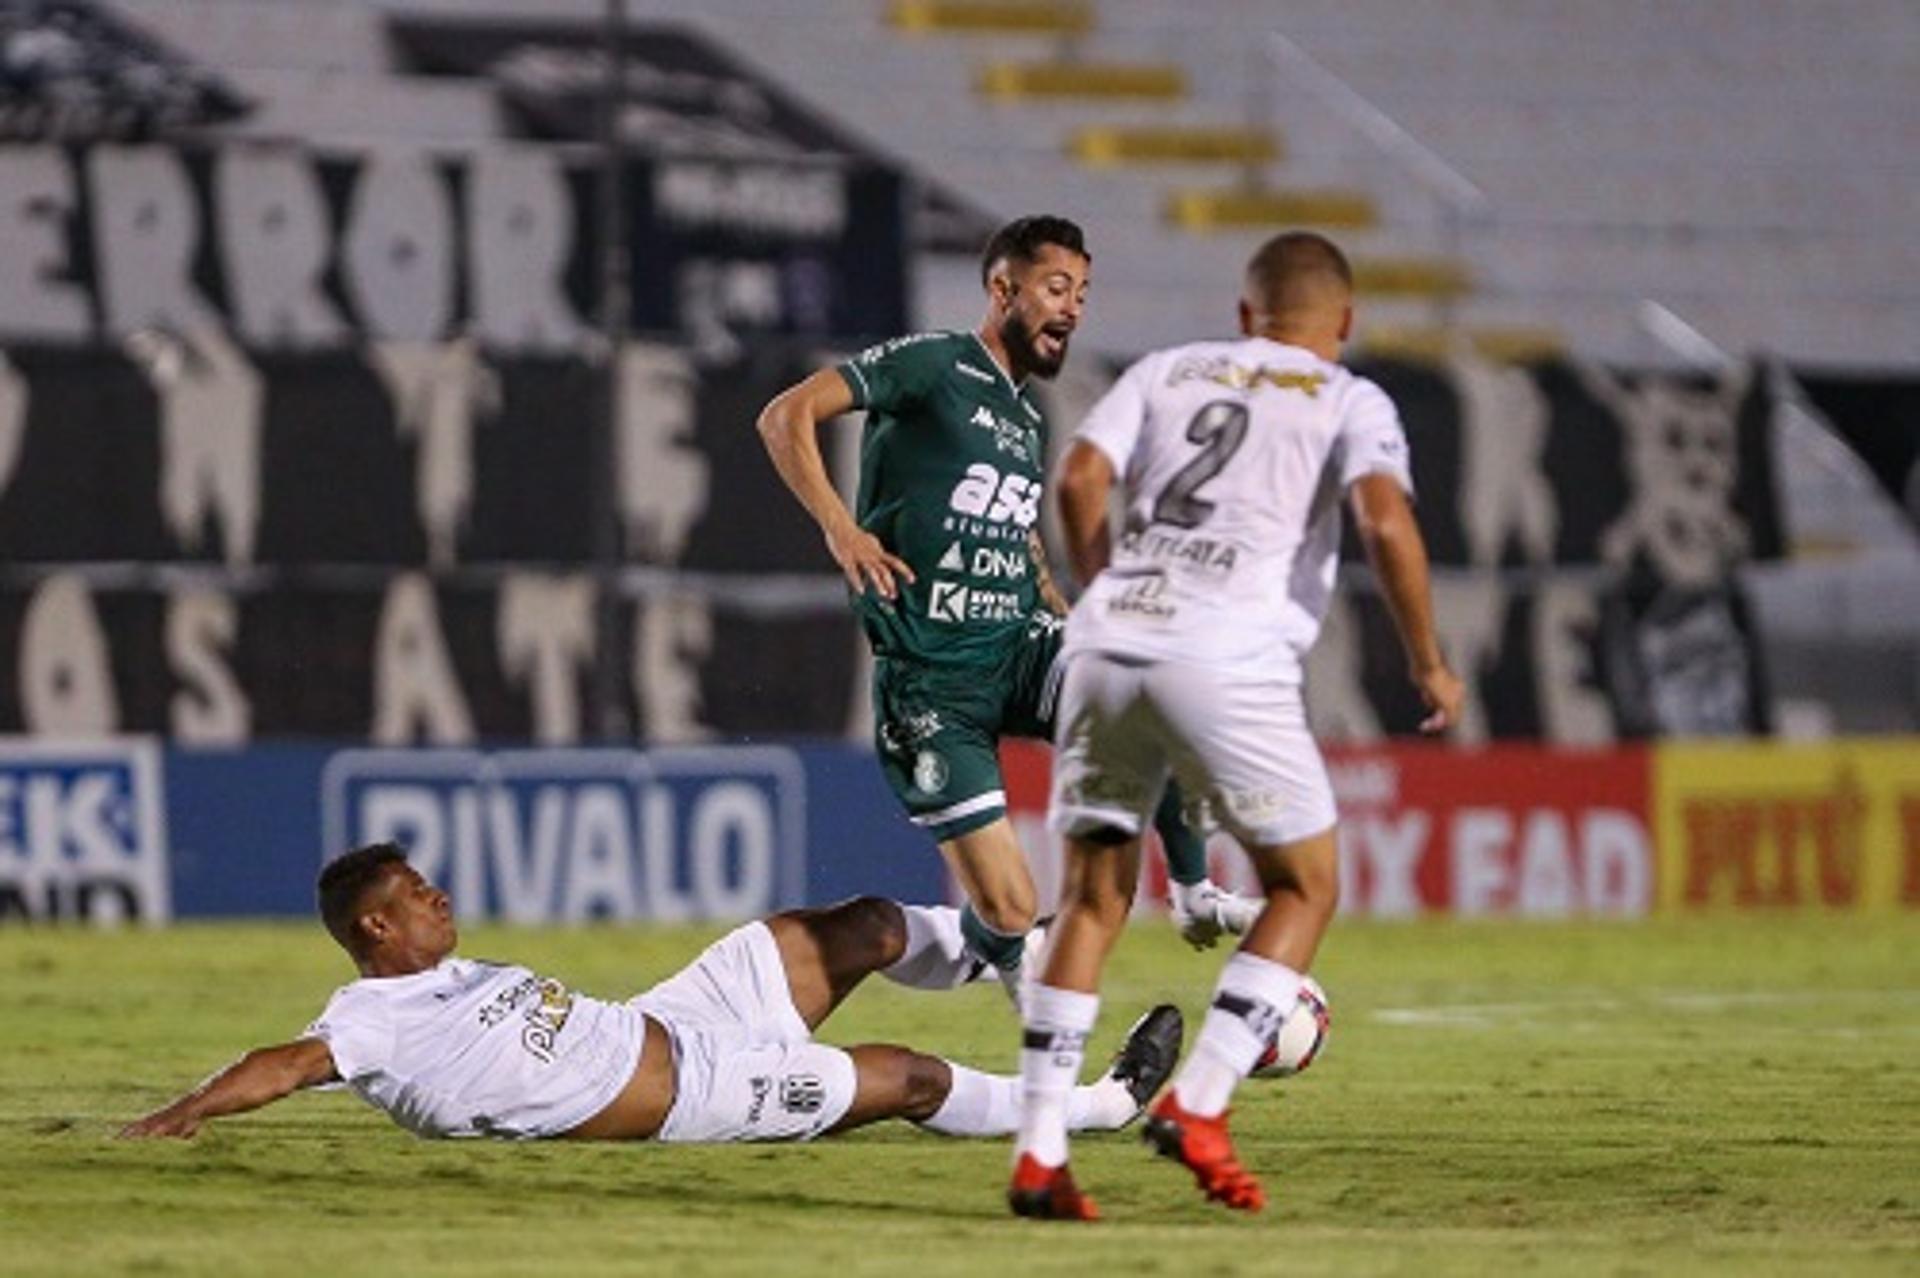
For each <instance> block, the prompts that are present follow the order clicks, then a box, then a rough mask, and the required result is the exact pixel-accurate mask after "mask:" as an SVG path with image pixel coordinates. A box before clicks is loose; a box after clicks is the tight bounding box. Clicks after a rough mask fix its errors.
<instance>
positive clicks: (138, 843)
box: [0, 737, 174, 924]
mask: <svg viewBox="0 0 1920 1278" xmlns="http://www.w3.org/2000/svg"><path fill="white" fill-rule="evenodd" d="M162 755H163V752H162V750H161V748H160V746H159V745H158V744H157V743H155V742H153V741H143V740H118V741H102V742H51V741H29V740H23V739H21V738H18V737H0V924H5V923H8V922H20V921H24V920H29V919H31V920H45V921H59V920H88V921H93V922H100V923H127V922H141V923H162V922H165V921H166V920H167V919H169V918H170V917H172V915H173V912H174V911H173V897H172V882H171V876H170V873H169V857H168V833H167V832H168V817H169V815H170V813H169V810H168V803H167V796H166V794H165V793H164V785H165V781H164V765H163V762H162Z"/></svg>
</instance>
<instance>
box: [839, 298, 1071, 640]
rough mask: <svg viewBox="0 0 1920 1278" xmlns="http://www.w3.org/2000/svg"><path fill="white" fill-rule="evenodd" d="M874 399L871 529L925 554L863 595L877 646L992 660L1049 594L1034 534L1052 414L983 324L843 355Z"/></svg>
mask: <svg viewBox="0 0 1920 1278" xmlns="http://www.w3.org/2000/svg"><path fill="white" fill-rule="evenodd" d="M838 368H839V371H840V375H841V376H842V377H844V378H845V379H846V381H847V385H848V386H850V387H851V388H852V389H853V399H854V403H855V404H856V405H857V406H859V407H861V408H864V409H866V410H867V425H866V432H865V434H864V435H863V436H862V438H861V441H860V493H859V500H858V503H857V505H856V507H855V512H854V513H855V516H856V518H858V519H859V521H860V526H861V527H862V528H865V529H866V530H867V531H868V532H870V533H872V534H873V535H874V536H875V537H878V538H879V539H880V543H881V544H882V545H883V546H885V547H886V548H887V549H888V550H890V551H892V552H893V553H894V554H896V555H898V556H900V558H902V559H904V560H906V561H907V563H908V564H910V565H912V567H913V571H914V576H915V578H916V580H915V581H914V582H913V584H912V585H909V586H906V587H905V589H904V590H902V591H901V593H900V596H899V598H898V599H896V600H894V601H892V602H888V601H887V600H884V599H881V598H879V597H878V596H876V595H874V594H873V593H872V592H871V591H870V590H869V591H867V592H864V593H863V594H861V595H860V596H858V598H857V600H856V603H857V606H858V608H859V611H860V616H861V621H862V624H863V625H864V626H865V628H866V632H867V638H868V640H869V641H870V642H871V643H872V645H873V651H874V653H875V655H877V656H882V657H906V658H910V659H913V660H917V661H923V662H927V663H929V664H934V665H993V664H997V663H998V661H999V660H1000V658H1001V656H1002V655H1003V654H1004V653H1005V651H1006V648H1007V645H1008V644H1009V643H1010V642H1012V641H1014V640H1016V639H1017V638H1018V637H1019V636H1020V635H1021V633H1023V631H1024V630H1025V628H1026V625H1027V622H1028V619H1029V618H1030V617H1031V616H1032V614H1033V613H1034V612H1035V611H1036V610H1037V609H1040V608H1042V607H1043V606H1044V605H1043V604H1042V602H1041V599H1040V590H1039V585H1038V582H1037V581H1036V579H1035V574H1034V567H1033V557H1032V554H1031V553H1030V551H1029V549H1028V536H1029V534H1030V533H1031V531H1032V529H1033V526H1034V524H1035V523H1036V522H1037V521H1038V520H1039V518H1040V496H1041V487H1042V484H1043V482H1044V477H1045V466H1046V455H1047V420H1046V418H1045V417H1044V416H1043V415H1042V414H1041V412H1040V409H1039V406H1038V405H1036V404H1035V403H1034V402H1033V400H1032V398H1031V397H1029V396H1028V395H1027V393H1026V391H1025V390H1024V389H1022V388H1020V387H1016V386H1015V385H1014V384H1013V383H1012V382H1011V381H1010V380H1008V378H1007V375H1006V373H1005V372H1003V371H1002V370H1001V368H1000V366H999V364H997V363H996V362H995V361H994V358H993V356H992V355H990V354H989V353H988V352H987V348H986V347H985V346H984V345H983V344H982V343H981V341H980V339H979V337H978V336H976V335H975V334H973V333H970V332H969V333H919V334H915V335H912V336H909V337H900V338H895V339H894V340H893V341H890V342H883V343H881V344H880V345H878V346H875V347H873V348H872V349H870V350H868V351H865V352H864V353H862V354H860V355H858V356H856V357H855V358H853V359H851V360H848V361H847V362H846V363H844V364H841V365H839V366H838Z"/></svg>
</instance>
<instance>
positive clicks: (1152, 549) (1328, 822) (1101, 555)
mask: <svg viewBox="0 0 1920 1278" xmlns="http://www.w3.org/2000/svg"><path fill="white" fill-rule="evenodd" d="M1239 311H1240V331H1241V332H1242V333H1243V334H1244V335H1245V336H1244V338H1243V339H1242V340H1238V341H1210V342H1196V343H1192V344H1190V345H1186V346H1179V347H1174V348H1172V349H1170V350H1163V351H1159V352H1156V353H1154V354H1151V355H1148V356H1147V357H1145V358H1144V359H1142V360H1140V361H1139V362H1138V363H1136V364H1134V365H1133V366H1132V367H1131V368H1129V369H1128V370H1127V372H1126V373H1125V374H1124V375H1123V376H1122V377H1121V378H1120V380H1119V381H1118V382H1117V383H1116V384H1115V385H1114V387H1113V389H1112V390H1111V391H1110V392H1109V393H1108V394H1107V396H1106V397H1105V398H1104V399H1102V400H1101V401H1100V402H1099V403H1098V404H1097V405H1096V406H1095V407H1094V409H1093V411H1092V412H1091V413H1089V414H1088V416H1087V419H1086V421H1085V422H1084V423H1083V424H1082V425H1081V427H1080V429H1079V431H1078V433H1077V436H1076V438H1075V440H1074V443H1073V445H1072V447H1071V449H1070V450H1069V451H1068V454H1067V456H1066V457H1065V459H1064V460H1063V463H1062V467H1061V479H1060V483H1059V486H1058V492H1059V499H1060V509H1061V514H1062V515H1063V517H1064V520H1065V525H1066V530H1067V538H1068V548H1069V551H1070V553H1071V557H1072V561H1073V566H1074V571H1075V572H1076V573H1078V574H1079V575H1080V578H1081V580H1083V581H1090V582H1091V584H1090V585H1089V586H1088V588H1087V591H1086V594H1085V595H1084V596H1083V597H1082V598H1081V600H1080V602H1079V603H1078V605H1077V606H1076V607H1075V608H1074V611H1073V615H1072V618H1071V619H1070V620H1069V621H1068V623H1067V641H1066V651H1067V657H1066V660H1067V673H1066V678H1065V682H1064V686H1063V689H1062V693H1061V708H1060V717H1059V734H1058V738H1057V740H1056V742H1055V753H1054V780H1053V794H1052V804H1051V810H1050V814H1049V817H1050V821H1051V823H1052V824H1053V826H1054V828H1055V829H1057V830H1059V831H1060V832H1061V833H1063V834H1065V835H1066V836H1067V849H1068V850H1067V857H1068V868H1067V876H1066V882H1067V885H1068V886H1067V889H1066V891H1065V894H1064V900H1063V906H1062V909H1061V913H1060V916H1059V919H1058V920H1057V922H1056V924H1055V927H1054V931H1053V938H1052V941H1051V947H1050V950H1049V954H1048V960H1047V965H1046V972H1045V974H1044V977H1043V978H1042V983H1041V984H1040V985H1038V986H1036V987H1035V988H1034V989H1033V991H1032V993H1031V996H1030V998H1029V999H1028V1004H1027V1017H1026V1025H1025V1037H1024V1039H1023V1043H1024V1048H1023V1051H1022V1056H1021V1076H1022V1080H1023V1090H1022V1099H1023V1112H1022V1119H1021V1128H1020V1137H1019V1144H1018V1151H1017V1160H1016V1164H1015V1169H1014V1175H1013V1181H1012V1185H1011V1188H1010V1190H1009V1203H1010V1205H1011V1206H1012V1208H1013V1210H1014V1211H1015V1212H1017V1213H1019V1214H1021V1215H1029V1216H1042V1217H1054V1218H1066V1219H1092V1218H1093V1217H1094V1216H1095V1215H1096V1214H1097V1213H1096V1212H1095V1210H1094V1208H1093V1204H1092V1202H1091V1201H1090V1200H1089V1199H1088V1198H1087V1197H1086V1196H1085V1195H1084V1194H1082V1193H1081V1192H1080V1191H1079V1189H1078V1187H1077V1186H1076V1185H1075V1184H1074V1181H1073V1177H1072V1174H1071V1172H1070V1171H1069V1170H1068V1166H1067V1126H1068V1124H1067V1122H1066V1119H1067V1116H1068V1110H1067V1098H1068V1096H1069V1094H1070V1093H1069V1089H1070V1088H1071V1086H1072V1085H1073V1083H1074V1081H1075V1079H1076V1078H1077V1077H1078V1075H1079V1070H1080V1060H1081V1051H1082V1044H1084V1042H1085V1040H1086V1036H1087V1034H1088V1033H1089V1032H1090V1031H1091V1030H1092V1029H1093V1026H1094V1022H1095V1018H1096V1016H1097V1015H1098V1012H1099V1006H1100V999H1099V994H1098V992H1097V991H1098V990H1099V983H1100V973H1101V968H1102V966H1103V965H1104V964H1105V961H1106V957H1107V954H1108V952H1109V951H1110V950H1111V948H1112V946H1113V943H1114V941H1115V939H1116V938H1117V937H1118V935H1119V932H1120V930H1121V928H1122V927H1123V926H1124V924H1125V922H1126V917H1127V911H1128V906H1129V903H1130V902H1131V901H1132V899H1133V890H1134V883H1135V879H1136V877H1137V876H1138V874H1139V857H1140V833H1141V830H1142V829H1143V826H1144V820H1145V816H1146V814H1147V813H1149V812H1151V811H1153V810H1154V806H1155V804H1156V803H1157V802H1158V801H1159V798H1160V794H1161V791H1162V790H1163V788H1164V787H1165V786H1166V784H1167V781H1168V778H1169V777H1170V776H1171V777H1177V778H1179V779H1180V781H1181V782H1182V784H1183V785H1184V786H1185V787H1186V792H1187V793H1188V794H1189V795H1191V796H1193V800H1194V801H1195V803H1196V804H1197V806H1198V807H1200V808H1201V809H1204V817H1205V821H1204V823H1205V824H1217V825H1220V826H1224V827H1225V828H1226V829H1227V830H1228V831H1229V832H1230V833H1231V834H1232V835H1233V836H1234V837H1235V839H1236V840H1237V841H1238V842H1239V843H1240V844H1241V846H1242V847H1243V848H1244V849H1245V850H1246V852H1247V854H1248V856H1249V857H1250V858H1251V859H1252V862H1253V865H1254V868H1255V870H1256V871H1257V872H1258V874H1259V877H1260V882H1261V884H1262V886H1263V887H1264V889H1265V893H1266V904H1265V909H1264V910H1263V912H1262V913H1261V915H1260V918H1259V920H1258V921H1257V922H1256V923H1255V924H1254V926H1253V927H1252V929H1251V930H1250V931H1248V933H1247V934H1246V937H1245V939H1244V940H1243V941H1242V942H1241V944H1240V949H1239V951H1238V952H1237V953H1235V954H1234V955H1233V956H1232V957H1231V958H1230V959H1229V960H1228V961H1227V963H1226V964H1225V966H1224V968H1223V969H1222V971H1221V973H1220V977H1219V981H1218V983H1217V984H1216V985H1215V987H1214V995H1213V1001H1212V1006H1211V1008H1210V1009H1209V1011H1208V1012H1207V1017H1206V1020H1205V1023H1204V1024H1203V1025H1202V1027H1201V1031H1200V1034H1199V1036H1198V1038H1197V1040H1196V1041H1195V1045H1194V1050H1193V1051H1192V1052H1191V1053H1190V1054H1189V1055H1188V1058H1187V1061H1186V1063H1185V1064H1184V1065H1183V1066H1182V1067H1181V1069H1180V1073H1179V1075H1178V1076H1177V1077H1176V1079H1175V1081H1174V1086H1173V1088H1172V1089H1171V1090H1170V1091H1169V1092H1168V1093H1167V1095H1166V1096H1164V1097H1162V1098H1161V1099H1160V1100H1159V1101H1158V1102H1157V1103H1156V1104H1155V1105H1154V1107H1153V1109H1152V1111H1151V1113H1150V1115H1149V1117H1148V1122H1147V1127H1146V1136H1147V1137H1148V1139H1149V1140H1150V1141H1151V1142H1152V1143H1153V1144H1154V1145H1155V1146H1156V1147H1157V1148H1158V1149H1159V1151H1160V1152H1161V1153H1163V1154H1166V1155H1168V1156H1170V1157H1172V1158H1175V1159H1177V1160H1179V1161H1180V1162H1182V1163H1184V1164H1185V1165H1186V1166H1187V1167H1188V1168H1190V1169H1191V1170H1192V1171H1193V1173H1194V1175H1195V1178H1196V1179H1197V1180H1198V1182H1199V1184H1200V1187H1201V1189H1202V1190H1203V1191H1205V1193H1206V1194H1207V1196H1208V1197H1209V1198H1212V1199H1216V1200H1218V1201H1220V1202H1224V1203H1225V1204H1226V1205H1227V1206H1229V1207H1233V1208H1239V1209H1242V1210H1250V1211H1257V1210H1258V1209H1259V1208H1260V1207H1261V1206H1262V1204H1263V1203H1264V1201H1265V1193H1264V1191H1263V1189H1262V1188H1261V1185H1260V1183H1259V1181H1258V1180H1257V1179H1255V1177H1254V1176H1253V1175H1252V1173H1250V1172H1248V1171H1247V1170H1246V1169H1245V1168H1244V1167H1242V1166H1241V1164H1240V1162H1239V1160H1238V1158H1237V1157H1236V1155H1235V1153H1234V1149H1233V1143H1232V1141H1231V1140H1230V1139H1229V1137H1228V1134H1227V1123H1226V1109H1227V1102H1228V1100H1229V1098H1230V1097H1231V1096H1232V1094H1233V1090H1234V1088H1235V1086H1236V1085H1237V1084H1238V1083H1239V1081H1240V1080H1241V1079H1242V1078H1244V1077H1245V1076H1246V1075H1247V1073H1248V1072H1249V1071H1250V1070H1251V1069H1252V1068H1253V1067H1254V1065H1255V1064H1256V1063H1257V1062H1258V1060H1259V1058H1260V1056H1261V1054H1262V1053H1263V1052H1264V1051H1265V1050H1266V1048H1267V1045H1268V1043H1269V1042H1270V1041H1271V1040H1272V1038H1273V1036H1274V1033H1275V1031H1276V1030H1277V1029H1278V1027H1279V1025H1280V1024H1281V1022H1282V1021H1283V1020H1284V1018H1285V1017H1286V1015H1287V1013H1288V1012H1289V1011H1290V1010H1291V1009H1292V1008H1293V1006H1294V1003H1295V1000H1296V998H1297V997H1298V994H1299V991H1300V985H1301V980H1302V976H1303V974H1304V973H1305V972H1306V971H1307V969H1308V967H1309V966H1310V965H1311V964H1312V962H1313V957H1314V953H1315V951H1316V950H1317V949H1318V948H1319V944H1320V938H1321V936H1322V934H1323V933H1324V932H1325V930H1326V927H1327V923H1328V921H1329V920H1330V919H1331V918H1332V917H1333V911H1334V905H1335V897H1336V894H1337V891H1338V886H1339V877H1338V873H1337V867H1336V861H1335V858H1336V851H1337V847H1336V843H1335V839H1334V816H1335V813H1334V801H1333V792H1332V787H1331V786H1330V785H1329V783H1328V780H1327V773H1326V767H1325V765H1324V764H1323V763H1322V761H1321V758H1320V752H1319V749H1318V748H1317V746H1316V745H1315V744H1314V740H1313V737H1312V736H1311V734H1310V733H1309V732H1308V729H1307V721H1306V711H1305V707H1304V705H1303V703H1302V700H1301V691H1300V685H1301V678H1302V669H1301V667H1302V662H1303V659H1304V658H1305V655H1306V652H1307V650H1308V649H1309V648H1310V647H1312V645H1313V641H1314V639H1315V637H1316V636H1317V634H1318V633H1319V629H1320V622H1321V619H1322V617H1324V616H1325V614H1326V609H1327V605H1328V602H1329V600H1330V598H1331V596H1332V593H1333V588H1334V580H1335V575H1336V571H1337V568H1338V559H1339V544H1340V506H1341V504H1342V502H1343V501H1344V503H1345V504H1346V506H1347V507H1348V509H1349V510H1351V511H1352V513H1353V517H1354V522H1355V524H1356V526H1357V528H1358V530H1359V534H1360V540H1361V542H1362V544H1363V545H1364V547H1365V549H1366V552H1367V556H1368V559H1369V560H1370V561H1371V563H1372V565H1373V568H1374V571H1375V573H1376V574H1377V575H1378V577H1379V581H1380V585H1381V588H1382V592H1383V594H1384V595H1385V598H1386V602H1387V605H1388V609H1389V611H1390V612H1391V613H1392V614H1393V618H1394V621H1395V623H1396V625H1397V626H1398V629H1399V634H1400V640H1401V644H1402V646H1403V648H1404V649H1405V652H1406V656H1407V660H1408V665H1409V672H1410V674H1411V677H1412V680H1413V684H1414V687H1415V688H1416V689H1418V691H1419V693H1420V696H1421V698H1422V699H1423V700H1424V701H1425V703H1426V705H1427V707H1428V709H1429V710H1430V711H1431V713H1430V715H1429V716H1428V718H1427V719H1426V721H1425V722H1424V723H1422V724H1421V725H1420V726H1421V728H1422V730H1423V731H1427V732H1438V731H1441V730H1443V729H1445V728H1446V727H1447V726H1448V725H1450V724H1452V723H1454V722H1456V721H1457V720H1458V717H1459V713H1460V701H1461V697H1462V688H1461V684H1460V681H1459V680H1458V679H1457V678H1455V677H1454V674H1453V672H1452V671H1451V670H1450V669H1448V667H1447V663H1446V660H1445V658H1444V657H1443V655H1442V653H1441V650H1440V644H1439V641H1438V639H1437V638H1436V636H1435V633H1434V626H1433V615H1432V605H1431V600H1430V597H1429V594H1430V592H1429V584H1428V571H1427V556H1426V548H1425V545H1424V543H1423V542H1422V540H1421V536H1420V530H1419V527H1418V525H1416V524H1415V522H1414V519H1413V514H1412V510H1411V508H1410V506H1409V504H1408V496H1409V494H1411V492H1412V490H1413V480H1412V475H1411V472H1410V470H1409V468H1408V457H1407V442H1406V437H1405V435H1404V433H1403V432H1402V430H1401V426H1400V418H1399V414H1398V412H1397V411H1396V410H1395V409H1394V406H1393V402H1392V401H1391V400H1390V399H1388V398H1387V396H1386V394H1385V393H1384V392H1382V391H1381V390H1380V388H1379V387H1378V386H1376V385H1374V384H1373V383H1372V382H1370V381H1368V380H1366V379H1365V378H1362V377H1356V376H1355V375H1354V374H1352V373H1350V372H1348V371H1347V370H1346V369H1345V368H1342V367H1341V366H1340V364H1339V363H1338V362H1337V361H1338V360H1339V358H1340V352H1341V348H1342V345H1343V344H1344V343H1345V341H1346V339H1347V337H1348V335H1349V334H1350V333H1351V331H1352V326H1353V274H1352V271H1351V269H1350V268H1349V267H1348V265H1347V260H1346V258H1345V256H1344V255H1343V254H1342V253H1341V252H1340V250H1339V248H1337V247H1336V246H1335V245H1334V244H1333V243H1332V242H1330V241H1328V240H1326V239H1325V238H1323V237H1321V236H1318V235H1313V234H1307V233H1292V234H1287V235H1281V236H1278V237H1276V238H1274V239H1272V240H1270V241H1269V242H1268V243H1267V244H1265V245H1264V246H1263V247H1262V248H1261V249H1260V250H1259V252H1257V253H1256V254H1255V255H1254V257H1253V259H1252V261H1251V262H1250V263H1249V264H1248V266H1247V271H1246V277H1245V281H1244V285H1243V289H1242V292H1241V297H1240V303H1239ZM1116 477H1118V478H1119V479H1120V481H1121V482H1122V483H1123V485H1124V497H1125V510H1126V520H1125V526H1124V530H1123V532H1122V533H1121V536H1120V538H1119V540H1118V543H1117V545H1116V544H1115V543H1114V542H1113V541H1112V540H1111V533H1110V531H1109V529H1108V526H1107V501H1108V497H1109V494H1110V492H1111V490H1112V488H1113V485H1114V483H1115V481H1116ZM1096 574H1098V575H1097V576H1096Z"/></svg>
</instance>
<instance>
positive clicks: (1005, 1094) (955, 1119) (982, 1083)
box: [920, 1061, 1020, 1136]
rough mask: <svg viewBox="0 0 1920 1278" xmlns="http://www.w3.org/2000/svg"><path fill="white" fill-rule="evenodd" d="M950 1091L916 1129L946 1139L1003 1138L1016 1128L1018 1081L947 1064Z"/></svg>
mask: <svg viewBox="0 0 1920 1278" xmlns="http://www.w3.org/2000/svg"><path fill="white" fill-rule="evenodd" d="M947 1068H948V1069H949V1070H952V1071H953V1088H952V1090H951V1091H949V1092H948V1093H947V1099H946V1100H944V1101H942V1102H941V1103H940V1108H939V1109H936V1110H934V1111H933V1117H931V1118H929V1119H927V1120H925V1121H924V1122H922V1123H921V1124H920V1125H921V1126H922V1127H925V1128H926V1129H928V1130H929V1131H936V1132H939V1133H941V1134H942V1135H946V1136H1006V1135H1008V1134H1010V1133H1012V1132H1014V1131H1017V1130H1018V1129H1019V1127H1020V1080H1019V1079H1017V1078H1009V1077H1007V1076H1006V1075H1004V1074H982V1073H981V1072H980V1071H979V1070H977V1069H968V1068H967V1067H966V1066H965V1065H955V1064H954V1063H953V1062H952V1061H948V1062H947Z"/></svg>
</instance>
